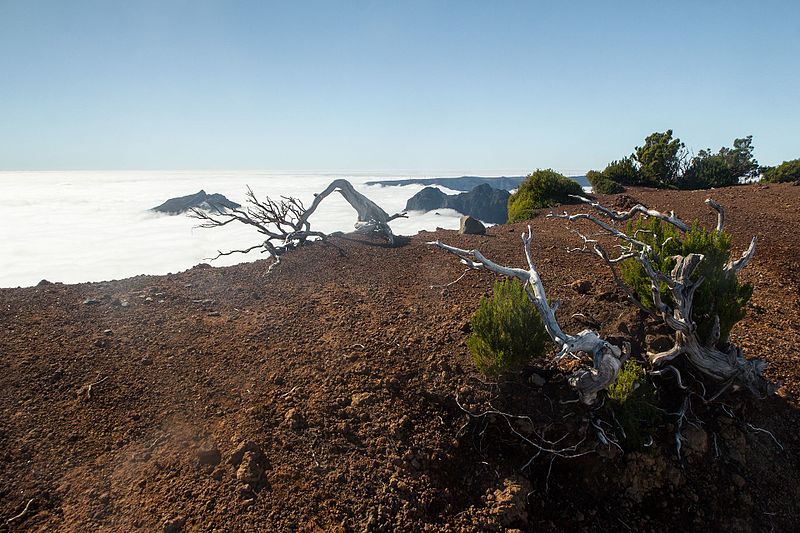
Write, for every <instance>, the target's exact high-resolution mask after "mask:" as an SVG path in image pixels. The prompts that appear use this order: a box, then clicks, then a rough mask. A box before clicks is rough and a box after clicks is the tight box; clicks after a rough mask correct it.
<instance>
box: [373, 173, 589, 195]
mask: <svg viewBox="0 0 800 533" xmlns="http://www.w3.org/2000/svg"><path fill="white" fill-rule="evenodd" d="M569 178H570V179H573V180H575V181H577V182H578V183H580V184H581V187H588V186H589V182H588V181H587V179H586V176H569ZM524 180H525V176H501V177H499V178H486V177H481V176H461V177H458V178H407V179H401V180H380V181H368V182H367V185H385V186H400V185H440V186H442V187H447V188H448V189H452V190H454V191H463V192H469V191H471V190H472V189H474V188H475V187H477V186H478V185H484V184H487V185H491V186H492V187H494V188H495V189H503V190H506V191H510V190H512V189H516V188H517V187H519V185H520V183H522V182H523V181H524Z"/></svg>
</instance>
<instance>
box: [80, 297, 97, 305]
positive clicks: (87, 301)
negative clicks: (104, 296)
mask: <svg viewBox="0 0 800 533" xmlns="http://www.w3.org/2000/svg"><path fill="white" fill-rule="evenodd" d="M99 303H100V300H98V299H96V298H86V299H85V300H84V301H83V305H97V304H99Z"/></svg>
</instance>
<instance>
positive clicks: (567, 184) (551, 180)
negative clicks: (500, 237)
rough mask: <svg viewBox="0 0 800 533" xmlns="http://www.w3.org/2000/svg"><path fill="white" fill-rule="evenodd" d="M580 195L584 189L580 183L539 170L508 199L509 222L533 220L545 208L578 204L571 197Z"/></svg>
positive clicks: (552, 172) (556, 173)
mask: <svg viewBox="0 0 800 533" xmlns="http://www.w3.org/2000/svg"><path fill="white" fill-rule="evenodd" d="M580 194H583V189H582V188H581V186H580V185H579V184H578V182H576V181H573V180H571V179H569V178H567V177H566V176H564V175H563V174H559V173H558V172H555V171H554V170H550V169H548V170H537V171H536V172H533V173H532V174H530V175H528V177H527V178H526V179H525V181H524V182H522V185H520V187H519V189H518V190H517V192H515V193H514V194H512V195H511V197H510V198H509V199H508V221H509V222H518V221H520V220H528V219H531V218H533V217H534V215H535V211H536V210H537V209H541V208H543V207H552V206H554V205H557V204H570V203H577V202H578V200H576V199H575V198H572V197H571V196H570V195H580Z"/></svg>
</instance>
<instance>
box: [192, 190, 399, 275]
mask: <svg viewBox="0 0 800 533" xmlns="http://www.w3.org/2000/svg"><path fill="white" fill-rule="evenodd" d="M334 191H338V192H339V193H340V194H341V195H342V196H343V197H344V198H345V200H347V202H348V203H349V204H350V205H351V206H352V207H353V209H355V210H356V213H358V220H357V222H356V224H355V228H356V231H358V232H373V231H374V232H379V233H382V234H383V235H384V236H385V237H386V239H387V240H388V241H389V243H390V244H394V242H395V238H394V233H392V229H391V227H390V226H389V222H391V221H392V220H394V219H396V218H399V217H405V216H406V214H405V213H398V214H395V215H389V214H388V213H386V211H384V210H383V209H381V207H380V206H378V205H377V204H376V203H375V202H373V201H372V200H370V199H369V198H367V197H366V196H364V195H363V194H361V193H360V192H358V191H357V190H355V188H354V187H353V185H352V184H350V182H349V181H347V180H345V179H337V180H334V181H332V182H331V184H330V185H328V186H327V187H326V188H325V189H324V190H323V191H322V192H320V193H318V194H316V195H315V198H314V201H313V202H312V204H311V206H310V207H309V208H308V209H306V207H305V206H304V205H303V203H302V202H301V201H300V200H298V199H297V198H291V197H285V196H282V197H281V199H280V200H273V199H272V198H269V197H266V198H265V199H263V200H259V199H258V198H256V196H255V194H254V193H253V191H252V190H251V189H250V188H249V187H248V188H247V206H246V207H245V208H237V209H231V210H225V211H223V210H220V209H217V210H216V212H213V213H208V212H206V211H201V210H197V209H195V210H192V213H191V215H190V216H192V217H194V218H197V219H199V220H201V221H202V222H201V224H200V227H201V228H214V227H220V226H225V225H227V224H229V223H231V222H240V223H242V224H247V225H249V226H252V227H254V228H255V229H256V231H258V232H259V233H261V234H262V235H263V236H264V237H266V239H265V240H264V242H263V243H261V244H257V245H254V246H251V247H249V248H244V249H241V250H231V251H227V252H222V251H220V252H219V253H218V254H217V256H216V257H215V258H213V259H216V258H217V257H220V256H224V255H231V254H234V253H241V254H246V253H249V252H251V251H253V250H257V249H261V251H262V252H267V253H269V254H270V255H271V256H272V257H274V258H275V263H273V264H272V266H271V267H270V270H271V269H272V267H274V266H275V265H277V264H278V262H279V256H280V254H282V253H283V252H284V251H285V250H288V249H291V248H294V247H295V246H297V245H299V244H302V243H304V242H306V241H307V240H308V239H310V238H312V237H315V238H319V239H324V238H326V236H327V235H326V234H325V233H322V232H320V231H314V230H312V229H311V224H310V222H309V218H310V217H311V215H313V214H314V212H315V211H316V209H317V207H319V204H320V202H322V200H324V199H325V198H326V197H327V196H328V195H330V194H331V193H332V192H334Z"/></svg>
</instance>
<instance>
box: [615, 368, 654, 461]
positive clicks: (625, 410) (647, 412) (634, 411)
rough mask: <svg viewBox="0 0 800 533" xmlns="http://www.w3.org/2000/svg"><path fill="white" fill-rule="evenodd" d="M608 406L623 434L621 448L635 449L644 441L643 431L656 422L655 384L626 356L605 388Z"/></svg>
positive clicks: (644, 432)
mask: <svg viewBox="0 0 800 533" xmlns="http://www.w3.org/2000/svg"><path fill="white" fill-rule="evenodd" d="M607 395H608V399H609V400H610V402H609V404H610V408H611V409H612V411H613V413H614V416H615V418H616V420H617V422H618V423H619V425H620V426H621V427H622V430H623V432H624V434H625V436H624V437H625V448H626V449H628V450H636V449H639V448H641V447H642V445H643V444H644V438H643V436H644V434H646V433H649V432H650V431H652V430H653V428H655V427H656V426H657V424H658V421H659V419H660V412H659V410H658V409H657V408H656V406H655V403H656V394H655V387H653V384H652V383H650V381H649V380H648V379H647V372H645V370H644V368H642V366H641V365H640V364H639V363H637V362H636V361H633V360H632V359H629V360H628V361H626V362H625V365H624V366H623V367H622V370H620V372H619V375H617V380H616V381H615V382H614V383H613V384H611V385H610V386H609V387H608V389H607Z"/></svg>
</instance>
